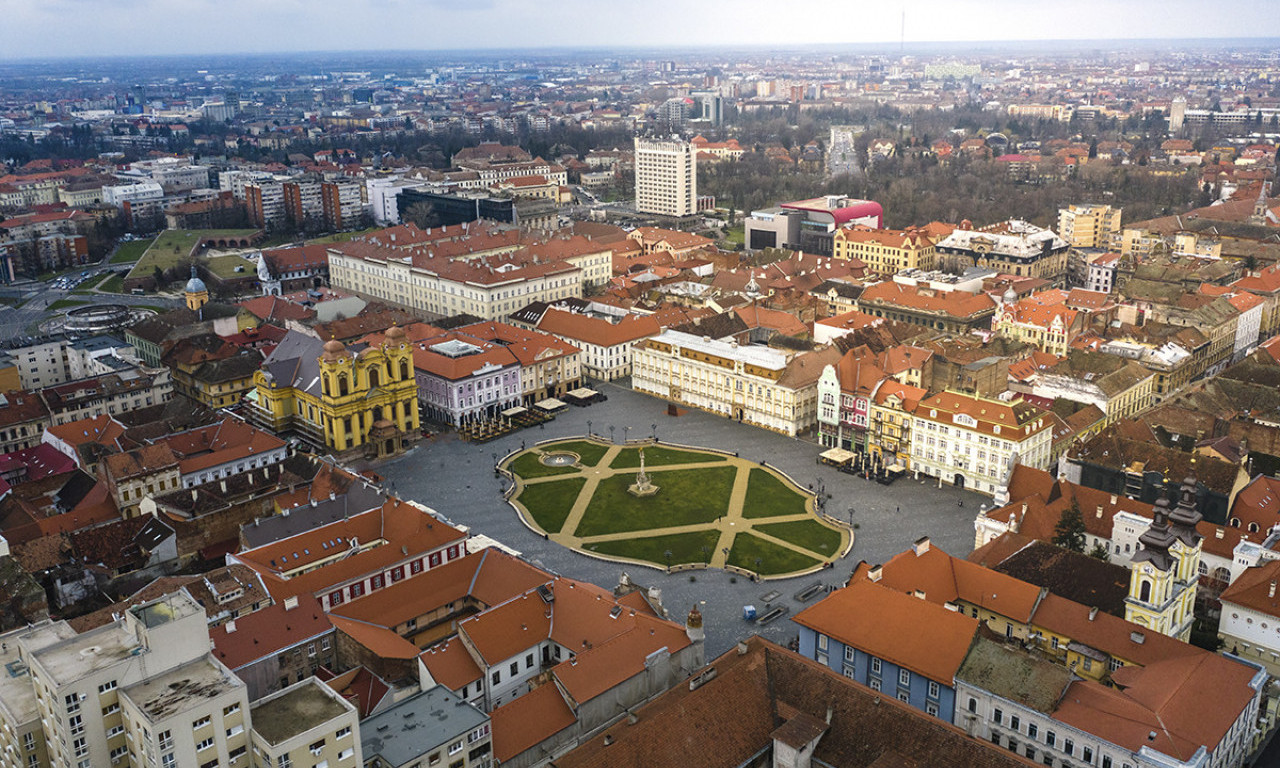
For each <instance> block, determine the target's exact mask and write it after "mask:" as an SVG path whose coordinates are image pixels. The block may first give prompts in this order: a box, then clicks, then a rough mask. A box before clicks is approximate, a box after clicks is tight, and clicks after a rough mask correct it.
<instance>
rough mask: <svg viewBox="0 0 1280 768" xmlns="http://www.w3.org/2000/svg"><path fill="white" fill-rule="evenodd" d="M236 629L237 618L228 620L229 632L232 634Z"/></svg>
mask: <svg viewBox="0 0 1280 768" xmlns="http://www.w3.org/2000/svg"><path fill="white" fill-rule="evenodd" d="M235 631H236V620H235V619H232V620H231V621H228V622H227V634H228V635H230V634H232V633H233V632H235Z"/></svg>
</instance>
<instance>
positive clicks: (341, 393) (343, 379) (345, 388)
mask: <svg viewBox="0 0 1280 768" xmlns="http://www.w3.org/2000/svg"><path fill="white" fill-rule="evenodd" d="M350 393H351V386H350V384H349V383H348V382H347V374H345V373H340V374H338V397H346V396H347V395H348V394H350Z"/></svg>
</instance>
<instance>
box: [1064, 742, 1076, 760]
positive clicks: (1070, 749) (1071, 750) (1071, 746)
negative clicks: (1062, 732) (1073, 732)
mask: <svg viewBox="0 0 1280 768" xmlns="http://www.w3.org/2000/svg"><path fill="white" fill-rule="evenodd" d="M1062 751H1063V752H1066V753H1067V755H1068V756H1071V755H1073V754H1075V751H1076V744H1075V742H1074V741H1072V740H1071V739H1063V740H1062Z"/></svg>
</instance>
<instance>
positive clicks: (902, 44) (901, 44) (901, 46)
mask: <svg viewBox="0 0 1280 768" xmlns="http://www.w3.org/2000/svg"><path fill="white" fill-rule="evenodd" d="M906 47H907V9H906V8H903V9H902V36H901V37H900V38H899V39H898V55H902V54H903V52H904V51H905V50H906Z"/></svg>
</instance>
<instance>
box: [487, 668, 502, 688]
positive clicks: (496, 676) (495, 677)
mask: <svg viewBox="0 0 1280 768" xmlns="http://www.w3.org/2000/svg"><path fill="white" fill-rule="evenodd" d="M489 679H490V680H492V681H493V684H494V685H497V684H498V683H501V682H502V670H500V669H498V670H494V672H493V674H492V675H491V676H490V677H489Z"/></svg>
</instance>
